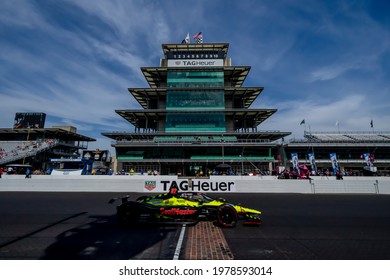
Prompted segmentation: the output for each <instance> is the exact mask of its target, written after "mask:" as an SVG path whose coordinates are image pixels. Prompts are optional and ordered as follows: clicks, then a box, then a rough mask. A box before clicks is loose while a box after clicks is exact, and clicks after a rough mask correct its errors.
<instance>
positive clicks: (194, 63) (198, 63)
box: [168, 59, 223, 67]
mask: <svg viewBox="0 0 390 280" xmlns="http://www.w3.org/2000/svg"><path fill="white" fill-rule="evenodd" d="M215 66H223V59H169V60H168V67H215Z"/></svg>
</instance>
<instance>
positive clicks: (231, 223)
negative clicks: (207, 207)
mask: <svg viewBox="0 0 390 280" xmlns="http://www.w3.org/2000/svg"><path fill="white" fill-rule="evenodd" d="M237 220H238V215H237V211H236V209H234V207H233V206H232V205H229V204H223V205H221V206H219V207H218V212H217V222H218V224H219V225H220V226H222V227H235V226H236V224H237Z"/></svg>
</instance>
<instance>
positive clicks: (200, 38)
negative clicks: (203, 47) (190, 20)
mask: <svg viewBox="0 0 390 280" xmlns="http://www.w3.org/2000/svg"><path fill="white" fill-rule="evenodd" d="M192 38H193V39H195V43H197V44H202V43H203V35H202V32H198V33H196V34H195V35H194V36H192Z"/></svg>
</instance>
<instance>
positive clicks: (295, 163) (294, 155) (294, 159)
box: [291, 153, 300, 175]
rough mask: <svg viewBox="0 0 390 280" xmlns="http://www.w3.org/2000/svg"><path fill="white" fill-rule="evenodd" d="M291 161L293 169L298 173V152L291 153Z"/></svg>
mask: <svg viewBox="0 0 390 280" xmlns="http://www.w3.org/2000/svg"><path fill="white" fill-rule="evenodd" d="M291 161H292V164H293V169H294V171H296V172H297V173H298V175H300V172H299V163H298V154H297V153H291Z"/></svg>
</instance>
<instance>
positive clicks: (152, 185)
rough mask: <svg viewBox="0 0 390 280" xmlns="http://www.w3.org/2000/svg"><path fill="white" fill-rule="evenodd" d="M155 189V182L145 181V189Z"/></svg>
mask: <svg viewBox="0 0 390 280" xmlns="http://www.w3.org/2000/svg"><path fill="white" fill-rule="evenodd" d="M155 188H156V181H145V189H147V190H149V191H151V190H153V189H155Z"/></svg>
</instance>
